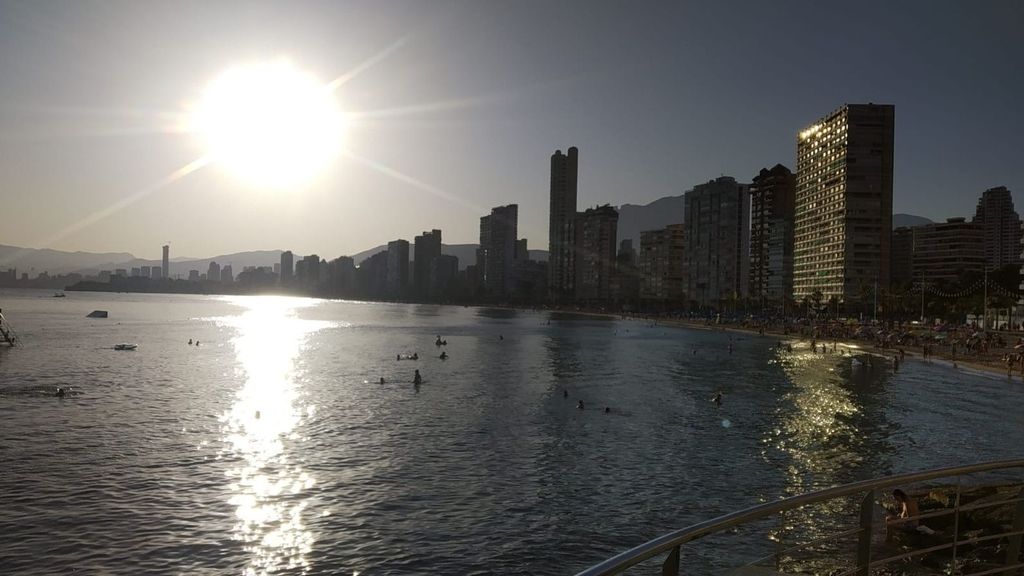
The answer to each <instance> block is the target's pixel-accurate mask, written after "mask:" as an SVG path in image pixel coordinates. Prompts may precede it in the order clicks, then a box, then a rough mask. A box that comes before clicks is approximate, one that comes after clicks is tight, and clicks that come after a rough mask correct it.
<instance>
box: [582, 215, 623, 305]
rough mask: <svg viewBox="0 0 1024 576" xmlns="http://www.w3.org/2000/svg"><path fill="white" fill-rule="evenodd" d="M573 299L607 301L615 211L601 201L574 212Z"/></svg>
mask: <svg viewBox="0 0 1024 576" xmlns="http://www.w3.org/2000/svg"><path fill="white" fill-rule="evenodd" d="M574 222H575V239H576V257H575V261H576V262H575V268H576V299H577V300H589V301H610V300H611V299H612V298H613V296H614V295H613V293H612V286H613V278H614V276H615V256H616V253H615V245H616V240H617V238H616V236H617V234H618V225H619V211H618V210H616V209H615V208H612V207H611V206H609V205H607V204H605V205H604V206H598V207H596V208H588V209H587V210H586V211H584V212H580V213H578V214H576V218H575V219H574Z"/></svg>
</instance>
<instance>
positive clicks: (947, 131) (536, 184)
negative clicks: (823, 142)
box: [0, 1, 1024, 258]
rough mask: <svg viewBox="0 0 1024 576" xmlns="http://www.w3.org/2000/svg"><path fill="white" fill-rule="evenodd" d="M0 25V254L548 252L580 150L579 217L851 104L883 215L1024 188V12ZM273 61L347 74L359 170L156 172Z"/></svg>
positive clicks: (29, 13)
mask: <svg viewBox="0 0 1024 576" xmlns="http://www.w3.org/2000/svg"><path fill="white" fill-rule="evenodd" d="M0 10H2V11H3V14H4V18H3V19H2V20H0V71H2V72H3V74H4V77H5V78H7V79H8V81H7V82H4V83H3V84H2V85H0V133H2V134H3V136H2V138H0V174H2V175H3V179H2V188H0V198H2V200H3V203H4V204H3V205H4V206H5V208H6V213H7V215H8V218H7V219H5V221H4V226H3V229H2V232H0V244H9V245H17V246H24V247H33V248H54V249H58V250H69V251H76V250H83V251H90V252H131V253H133V254H135V255H136V256H139V257H141V258H157V257H159V251H160V246H161V245H162V244H164V243H166V242H168V241H170V242H171V243H172V246H173V248H174V252H175V253H177V254H181V255H185V254H187V255H190V256H195V257H206V256H211V255H215V254H227V253H233V252H241V251H247V250H257V249H290V250H293V251H294V252H296V253H299V254H310V253H318V254H320V255H321V256H325V257H333V256H336V255H340V254H351V253H354V252H359V251H362V250H365V249H367V248H371V247H373V246H377V245H380V244H384V243H386V242H387V241H388V240H392V239H395V238H406V239H409V240H411V239H412V237H413V236H414V235H416V234H419V233H420V232H421V231H422V230H429V229H432V228H439V229H441V230H442V231H443V237H444V242H445V243H446V244H458V243H472V242H475V241H476V238H477V234H478V225H479V217H480V216H483V215H485V214H486V213H487V212H488V211H489V210H490V208H491V207H493V206H497V205H502V204H508V203H518V204H519V205H520V211H519V235H520V236H521V237H525V238H528V239H529V243H530V246H531V248H538V249H546V248H547V225H548V223H547V218H548V213H547V211H548V179H549V172H548V168H549V157H550V155H551V153H553V152H554V151H555V150H556V149H561V150H565V149H566V148H568V147H569V146H577V147H578V148H579V149H580V189H579V205H580V207H581V208H583V207H585V206H593V205H595V204H603V203H611V204H614V205H620V204H624V203H632V204H645V203H647V202H650V201H653V200H656V199H658V198H661V197H664V196H669V195H675V194H680V193H682V192H683V191H685V190H687V189H689V188H690V187H692V186H693V185H694V184H697V183H700V182H704V181H707V180H709V179H711V178H714V177H717V176H719V175H721V174H725V175H731V176H734V177H736V178H737V179H738V180H742V181H749V180H750V179H751V178H752V177H753V176H754V175H755V174H756V173H757V171H758V170H759V169H760V168H762V167H770V166H772V165H774V164H776V163H782V164H785V165H787V166H789V167H790V168H794V169H795V150H796V135H797V132H798V131H799V130H800V129H801V128H803V127H806V126H807V125H809V124H811V123H813V122H814V121H815V120H817V119H818V118H820V117H822V116H824V115H826V114H828V113H829V112H831V111H832V110H834V109H835V108H837V107H838V106H840V105H841V104H843V103H845V102H869V101H871V102H876V103H890V104H895V106H896V136H895V146H896V153H895V169H894V178H895V184H894V212H904V213H911V214H917V215H921V216H925V217H928V218H931V219H933V220H937V221H941V220H944V219H945V218H947V217H951V216H971V215H972V214H973V213H974V205H975V203H976V201H977V198H978V196H979V195H980V193H981V192H982V191H983V190H985V189H986V188H990V187H994V186H1007V187H1008V188H1009V189H1010V190H1011V191H1016V192H1020V191H1021V190H1022V189H1024V163H1022V162H1021V161H1020V145H1019V143H1018V134H1019V133H1021V132H1022V129H1024V121H1022V115H1021V113H1020V111H1019V109H1018V106H1017V105H1016V101H1017V100H1018V99H1019V98H1018V96H1019V95H1020V94H1021V93H1022V88H1024V70H1022V68H1024V58H1022V55H1024V54H1022V51H1021V49H1020V48H1019V46H1017V45H1016V42H1017V41H1016V32H1017V29H1019V27H1020V25H1021V24H1022V23H1024V4H1020V3H1017V2H1009V1H1006V2H1001V1H988V2H983V3H972V4H969V5H968V4H965V3H954V2H909V3H901V4H897V5H893V4H890V3H885V2H862V3H860V5H859V6H858V7H857V9H856V10H847V9H845V8H844V7H843V6H841V5H839V4H831V3H819V2H810V1H802V2H787V3H785V4H777V3H771V4H769V3H757V2H734V3H727V4H726V3H713V2H687V3H685V4H678V5H677V4H668V3H665V4H653V3H652V4H644V5H627V4H623V3H611V2H598V3H593V2H588V3H559V4H553V5H552V4H547V3H542V2H517V3H509V4H497V3H487V4H485V3H464V2H445V3H442V2H431V3H420V2H394V3H388V4H386V5H381V4H378V3H371V2H346V3H344V4H337V3H331V2H304V3H296V4H274V3H251V2H246V3H240V2H218V3H216V4H206V3H198V2H195V3H189V2H183V3H175V4H152V3H147V4H144V5H143V4H138V3H129V2H103V3H100V2H76V3H73V4H72V3H69V4H63V5H58V4H39V3H29V4H26V3H15V2H2V3H0ZM282 56H283V57H286V58H287V59H288V60H289V61H290V62H292V63H293V64H294V65H295V66H296V67H298V68H301V69H302V70H306V71H309V72H310V73H312V74H314V75H315V76H316V77H317V78H318V79H320V80H322V81H323V82H325V83H326V82H330V81H331V80H333V79H335V78H338V77H341V76H345V75H350V77H348V79H347V81H345V82H343V83H341V84H340V86H339V87H338V88H337V89H336V91H335V96H336V98H337V100H338V103H339V106H340V107H341V109H342V110H343V111H344V112H345V113H349V114H353V115H355V116H357V118H356V119H354V120H353V121H352V122H351V123H350V125H349V126H348V128H347V129H346V132H345V136H344V147H345V150H347V151H348V154H346V155H343V156H342V157H341V158H339V159H338V160H337V161H335V162H333V163H332V164H330V165H329V166H328V167H327V169H326V171H325V172H324V173H322V174H321V175H320V176H319V177H318V178H317V179H316V180H314V181H312V182H311V183H310V184H309V185H308V186H303V187H302V189H296V190H289V191H282V190H263V189H254V188H253V187H252V186H249V185H247V184H245V183H243V182H241V181H240V180H239V179H238V178H235V177H232V176H231V175H229V174H227V173H225V172H224V171H223V170H220V169H219V167H217V166H205V167H199V168H198V169H196V170H195V171H191V172H190V173H187V174H185V173H184V172H182V173H181V174H179V175H180V179H174V178H168V175H170V174H173V173H175V171H178V170H180V169H181V168H182V167H183V166H187V165H189V163H190V162H194V161H195V160H196V159H197V158H198V157H200V156H201V155H202V154H203V150H202V149H201V146H199V145H198V144H197V142H196V138H195V137H194V135H192V134H184V133H182V132H181V130H180V125H179V120H180V116H181V115H182V114H183V111H184V110H185V108H186V107H187V106H188V105H189V104H191V103H194V102H195V101H196V100H198V99H199V98H200V95H201V93H202V91H203V89H204V87H205V86H206V85H207V84H208V83H209V82H210V81H211V80H212V79H213V78H215V77H217V76H218V74H220V73H221V72H222V71H224V70H226V69H228V68H231V67H233V66H237V65H239V64H245V63H248V62H254V61H265V60H272V59H275V58H279V57H282ZM165 179H167V181H166V182H165ZM170 180H174V181H170ZM1022 198H1024V197H1021V196H1019V195H1018V202H1019V203H1018V205H1017V209H1018V211H1021V210H1024V206H1022V205H1021V203H1022V202H1024V200H1022ZM12 216H13V217H12Z"/></svg>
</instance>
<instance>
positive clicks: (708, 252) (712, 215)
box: [683, 176, 750, 307]
mask: <svg viewBox="0 0 1024 576" xmlns="http://www.w3.org/2000/svg"><path fill="white" fill-rule="evenodd" d="M749 188H750V186H749V185H748V184H740V183H739V182H736V179H735V178H731V177H729V176H722V177H720V178H716V179H714V180H711V181H710V182H708V183H706V184H698V185H697V186H694V187H693V189H692V190H689V191H687V192H686V196H684V197H683V210H684V211H683V224H684V230H685V234H686V237H685V238H684V240H683V243H684V251H683V253H684V255H685V257H684V259H683V267H684V269H685V271H686V288H685V292H686V294H687V297H688V298H689V299H690V300H692V301H695V302H697V303H698V304H699V305H700V306H713V307H719V306H724V305H727V304H726V302H727V301H730V300H731V301H733V302H735V300H737V299H739V298H742V297H743V296H745V295H746V291H747V287H748V280H747V273H748V271H749V267H750V257H749V256H750V253H749V251H750V189H749Z"/></svg>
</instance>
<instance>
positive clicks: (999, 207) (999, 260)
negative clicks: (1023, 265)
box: [974, 186, 1021, 270]
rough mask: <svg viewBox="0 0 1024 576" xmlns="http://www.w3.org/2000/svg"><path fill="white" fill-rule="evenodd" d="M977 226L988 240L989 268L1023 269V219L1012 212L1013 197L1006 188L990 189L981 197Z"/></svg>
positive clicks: (987, 264)
mask: <svg viewBox="0 0 1024 576" xmlns="http://www.w3.org/2000/svg"><path fill="white" fill-rule="evenodd" d="M974 222H975V223H976V224H979V225H980V226H981V229H982V234H983V236H984V238H985V266H986V268H988V269H989V270H998V269H999V268H1002V267H1003V266H1008V265H1010V264H1013V265H1015V266H1020V262H1021V258H1020V251H1021V246H1020V242H1021V229H1020V215H1018V214H1017V211H1016V210H1014V209H1013V196H1012V195H1011V194H1010V191H1009V190H1007V189H1006V186H999V187H998V188H989V189H988V190H985V191H984V192H983V193H982V194H981V198H980V199H978V209H977V211H976V212H975V213H974Z"/></svg>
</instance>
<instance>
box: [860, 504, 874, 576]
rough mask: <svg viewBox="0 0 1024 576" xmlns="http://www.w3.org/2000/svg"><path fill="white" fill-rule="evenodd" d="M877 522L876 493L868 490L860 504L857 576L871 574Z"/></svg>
mask: <svg viewBox="0 0 1024 576" xmlns="http://www.w3.org/2000/svg"><path fill="white" fill-rule="evenodd" d="M874 522H875V491H874V490H868V493H867V494H865V495H864V500H861V503H860V536H859V537H858V538H857V576H868V575H869V574H870V573H871V529H872V527H873V525H874Z"/></svg>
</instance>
